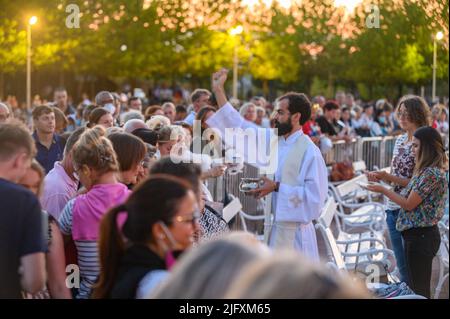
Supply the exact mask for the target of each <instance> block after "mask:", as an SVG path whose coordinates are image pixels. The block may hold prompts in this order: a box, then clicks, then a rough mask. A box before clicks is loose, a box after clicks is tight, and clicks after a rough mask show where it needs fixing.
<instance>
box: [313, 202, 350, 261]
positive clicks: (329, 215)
mask: <svg viewBox="0 0 450 319" xmlns="http://www.w3.org/2000/svg"><path fill="white" fill-rule="evenodd" d="M336 209H337V204H336V201H335V200H334V198H333V197H329V198H328V200H327V202H326V203H325V206H324V207H323V209H322V214H321V215H320V217H319V219H318V221H317V222H318V223H317V224H316V228H317V229H319V230H320V232H321V234H322V237H323V239H324V240H325V244H326V246H327V250H328V255H329V256H330V257H332V258H333V260H334V263H335V264H336V267H337V268H338V269H341V270H345V269H346V266H345V262H344V259H343V258H342V254H341V251H340V250H339V247H338V245H337V243H336V239H335V238H334V235H333V232H332V231H331V228H330V226H331V223H332V222H333V218H334V215H335V214H336Z"/></svg>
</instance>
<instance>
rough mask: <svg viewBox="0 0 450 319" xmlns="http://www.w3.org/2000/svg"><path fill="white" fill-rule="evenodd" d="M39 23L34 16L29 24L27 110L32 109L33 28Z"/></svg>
mask: <svg viewBox="0 0 450 319" xmlns="http://www.w3.org/2000/svg"><path fill="white" fill-rule="evenodd" d="M36 23H37V17H36V16H32V17H31V18H30V20H28V23H27V108H28V109H30V108H31V27H32V26H33V25H35V24H36Z"/></svg>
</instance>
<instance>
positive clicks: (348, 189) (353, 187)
mask: <svg viewBox="0 0 450 319" xmlns="http://www.w3.org/2000/svg"><path fill="white" fill-rule="evenodd" d="M367 181H368V180H367V176H366V175H365V174H361V175H359V176H356V177H354V178H352V179H351V180H348V181H346V182H345V183H342V184H341V185H338V186H337V187H336V189H337V191H338V193H339V196H340V197H341V198H342V197H344V196H346V195H348V194H350V193H353V192H355V191H357V190H360V189H361V187H360V186H359V185H358V183H367Z"/></svg>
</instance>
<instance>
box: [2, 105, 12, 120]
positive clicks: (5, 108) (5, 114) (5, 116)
mask: <svg viewBox="0 0 450 319" xmlns="http://www.w3.org/2000/svg"><path fill="white" fill-rule="evenodd" d="M10 117H11V111H10V110H9V107H8V106H7V105H6V104H3V103H0V123H4V122H6V121H7V120H8V119H9V118H10Z"/></svg>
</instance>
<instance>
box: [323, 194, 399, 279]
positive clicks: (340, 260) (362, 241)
mask: <svg viewBox="0 0 450 319" xmlns="http://www.w3.org/2000/svg"><path fill="white" fill-rule="evenodd" d="M337 210H338V209H337V204H336V202H335V201H334V199H333V198H331V197H330V198H329V199H328V200H327V202H326V204H325V206H324V208H323V210H322V213H321V216H320V217H319V219H318V220H317V222H316V225H315V227H316V229H318V230H319V232H320V233H321V235H322V237H323V239H324V241H325V244H326V248H327V254H328V257H329V259H330V260H332V261H333V262H334V263H335V264H336V267H337V268H338V269H346V270H347V271H357V272H361V273H363V274H367V275H368V274H369V272H370V269H368V268H367V267H368V266H369V265H377V266H379V267H378V268H379V269H380V270H381V271H380V276H382V275H387V274H390V275H391V276H392V277H395V276H394V275H393V273H394V271H395V269H396V262H395V257H394V253H393V252H392V250H390V249H388V248H387V246H386V244H385V243H384V241H382V240H380V239H378V238H375V237H374V236H373V233H371V232H367V233H363V234H360V235H359V237H356V236H353V237H352V236H349V237H348V238H353V239H348V240H345V238H346V237H347V235H348V234H346V233H344V232H342V231H339V234H338V236H337V237H338V239H339V240H336V238H335V236H334V235H333V233H332V230H331V224H332V222H333V219H334V217H335V214H336V213H337ZM383 271H384V272H383ZM395 279H396V278H395Z"/></svg>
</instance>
